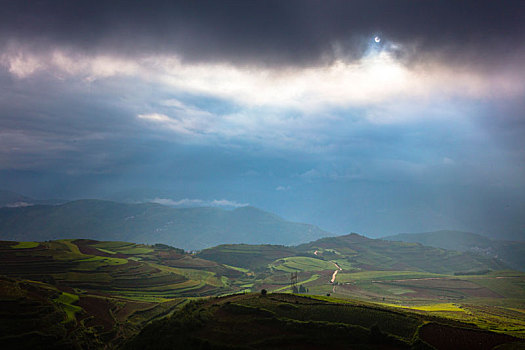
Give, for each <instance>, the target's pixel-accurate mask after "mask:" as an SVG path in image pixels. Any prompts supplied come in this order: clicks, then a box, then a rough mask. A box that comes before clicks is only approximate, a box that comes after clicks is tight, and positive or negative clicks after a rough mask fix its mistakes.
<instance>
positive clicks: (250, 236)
mask: <svg viewBox="0 0 525 350" xmlns="http://www.w3.org/2000/svg"><path fill="white" fill-rule="evenodd" d="M327 235H328V233H327V232H325V231H323V230H321V229H319V228H318V227H316V226H313V225H308V224H301V223H294V222H289V221H286V220H284V219H282V218H280V217H278V216H276V215H273V214H270V213H267V212H265V211H262V210H259V209H256V208H253V207H241V208H237V209H234V210H225V209H220V208H208V207H206V208H171V207H167V206H163V205H160V204H154V203H143V204H124V203H116V202H111V201H102V200H78V201H73V202H68V203H65V204H61V205H56V206H51V205H36V206H30V207H17V208H0V239H4V240H13V241H28V240H37V241H44V240H52V239H62V238H79V237H80V238H89V239H96V240H115V241H128V242H139V243H148V244H153V243H163V244H168V245H171V246H175V247H180V248H184V249H186V250H198V249H202V248H207V247H211V246H215V245H218V244H224V243H249V244H265V243H267V242H272V243H274V244H285V245H291V244H298V243H301V242H305V241H308V240H313V239H317V238H320V237H324V236H327Z"/></svg>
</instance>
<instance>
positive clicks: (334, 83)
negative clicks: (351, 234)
mask: <svg viewBox="0 0 525 350" xmlns="http://www.w3.org/2000/svg"><path fill="white" fill-rule="evenodd" d="M372 41H373V39H372ZM394 49H395V50H396V51H397V52H399V51H402V47H400V45H399V44H394V43H390V44H386V43H385V44H383V45H382V47H381V48H374V47H371V49H370V50H369V51H368V53H367V54H366V55H365V56H364V57H362V58H361V59H360V60H358V61H353V62H348V61H346V60H345V59H344V58H339V59H336V60H335V61H333V62H332V63H330V64H328V65H321V66H313V67H299V68H293V69H292V68H287V69H282V68H278V67H276V68H258V67H236V66H233V65H230V64H216V63H206V64H205V63H200V64H192V63H183V62H182V61H181V60H180V59H179V58H178V57H176V56H162V55H161V56H146V57H137V58H128V57H114V56H108V55H100V56H96V55H95V56H84V55H79V54H75V53H72V52H68V51H66V50H60V49H54V50H53V51H51V52H32V51H31V50H30V49H28V48H25V47H23V46H15V45H12V46H11V47H10V48H9V50H7V52H5V53H4V54H3V55H2V56H1V62H2V64H3V65H4V66H6V67H7V69H8V70H9V72H10V73H11V74H13V75H14V76H16V77H17V78H20V79H23V78H28V77H30V76H33V75H35V74H38V73H39V72H42V71H46V72H52V73H53V74H54V76H55V77H56V78H59V79H68V78H75V77H79V78H82V79H84V80H85V81H86V83H88V82H90V81H93V80H97V79H108V78H111V77H116V76H128V77H132V78H135V79H139V80H142V81H145V82H152V83H159V84H163V85H164V86H165V88H166V89H171V90H172V91H173V93H177V92H186V93H193V94H199V95H205V96H210V97H214V98H220V99H224V100H228V101H232V102H234V103H235V104H238V105H240V106H242V107H245V108H256V107H261V106H264V107H275V108H288V109H294V110H298V111H301V112H303V113H315V112H319V111H322V110H323V109H325V108H327V107H355V106H367V105H375V104H380V103H389V102H392V101H394V100H396V99H399V98H400V97H402V98H404V99H407V98H418V99H428V98H430V97H431V96H435V95H438V96H441V97H444V98H454V97H467V98H486V97H489V98H490V97H494V96H495V95H503V96H516V95H519V94H521V93H523V84H522V83H521V82H520V81H519V79H518V77H516V76H513V75H510V74H504V73H501V72H500V73H486V74H485V75H481V74H479V73H475V72H474V71H470V70H469V69H468V68H466V67H462V68H456V67H445V66H442V65H440V64H426V65H419V66H418V65H416V66H412V67H409V66H406V65H404V64H402V63H401V62H399V61H397V60H396V58H395V57H394V54H393V50H394ZM158 121H159V122H162V121H166V120H158Z"/></svg>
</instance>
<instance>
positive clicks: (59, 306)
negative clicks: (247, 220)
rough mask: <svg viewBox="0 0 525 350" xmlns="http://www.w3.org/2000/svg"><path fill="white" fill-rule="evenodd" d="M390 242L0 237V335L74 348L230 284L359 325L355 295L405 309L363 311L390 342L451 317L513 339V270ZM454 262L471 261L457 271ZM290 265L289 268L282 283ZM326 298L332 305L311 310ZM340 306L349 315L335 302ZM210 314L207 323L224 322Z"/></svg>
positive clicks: (520, 306) (522, 308) (516, 325)
mask: <svg viewBox="0 0 525 350" xmlns="http://www.w3.org/2000/svg"><path fill="white" fill-rule="evenodd" d="M396 244H397V249H396V245H395V246H394V247H388V248H387V247H384V244H383V243H381V242H380V243H376V242H374V240H369V239H366V238H364V237H361V236H357V235H349V236H343V238H338V239H336V240H331V239H322V240H319V241H316V242H312V243H309V244H308V245H302V246H298V247H285V246H272V245H242V244H241V245H222V246H218V247H215V248H211V249H206V250H204V251H202V252H199V253H197V254H190V253H187V252H184V251H183V250H181V249H177V248H173V247H169V246H167V245H162V244H156V245H140V244H134V243H128V242H99V241H93V240H74V239H71V240H58V241H48V242H7V241H3V242H0V276H4V277H1V278H0V303H2V305H3V306H4V308H3V312H2V314H0V315H1V317H0V322H1V324H2V328H0V329H1V330H2V333H0V340H1V341H2V342H6V343H7V344H15V343H20V344H24V345H27V346H32V345H34V344H38V343H45V344H52V345H53V346H54V347H59V348H60V347H61V346H62V347H64V348H71V346H73V345H75V344H82V345H81V347H82V348H94V349H96V348H100V347H101V346H102V344H103V345H104V346H106V347H109V348H118V347H121V346H123V344H125V343H126V341H127V340H128V339H129V338H130V337H132V336H133V335H134V334H136V333H137V332H138V331H139V330H140V329H142V328H143V327H144V326H146V325H147V324H149V323H151V322H152V321H155V320H160V319H162V318H164V317H166V316H170V315H172V314H173V313H175V312H179V310H180V309H181V308H183V307H184V305H186V304H187V303H188V302H191V301H194V300H215V297H219V296H222V297H223V298H226V299H224V300H229V299H228V298H231V297H232V295H237V296H238V295H239V293H241V294H242V293H248V294H246V295H254V294H249V293H256V294H257V295H259V294H258V293H260V292H261V291H262V290H266V291H267V292H268V296H272V297H271V298H268V299H267V300H274V301H275V298H280V299H279V300H281V301H282V302H283V303H284V304H285V305H284V304H283V305H282V306H277V307H278V308H279V309H277V311H279V312H277V311H276V310H275V307H276V306H275V305H273V304H272V303H273V302H271V303H270V304H271V305H267V306H265V305H260V304H257V303H261V302H266V301H264V300H262V299H261V300H260V299H257V298H247V299H242V297H240V296H238V297H239V298H241V299H242V300H243V303H244V304H246V305H245V307H255V308H261V307H262V308H264V309H265V310H270V311H269V312H273V313H277V315H278V317H277V316H276V317H277V318H279V319H280V318H281V317H286V318H291V319H293V320H295V321H293V322H298V321H300V322H343V323H345V322H348V323H347V324H348V325H356V324H357V325H359V327H364V328H365V329H366V330H365V333H366V332H368V333H369V332H371V329H372V328H371V327H372V326H373V324H372V323H370V322H368V321H367V322H368V323H366V324H363V323H362V321H359V322H358V321H356V319H355V317H358V316H357V315H358V314H359V313H358V312H357V311H356V310H357V309H356V307H357V305H361V306H362V305H365V306H366V307H367V309H366V310H368V311H367V312H370V308H372V309H374V310H378V311H377V312H383V313H384V312H386V314H385V315H391V314H392V313H393V314H397V313H400V314H402V315H408V314H409V315H410V317H411V318H410V319H412V318H413V319H414V320H415V321H414V322H415V323H414V324H412V323H410V322H409V323H407V324H406V327H408V328H407V329H409V330H406V329H405V330H402V329H399V330H395V329H393V328H392V327H393V326H389V325H387V324H382V323H381V322H383V320H382V319H379V318H377V317H375V316H374V317H375V318H374V317H373V318H374V319H375V320H376V322H375V323H378V324H379V326H380V329H381V330H382V331H385V332H386V333H388V334H389V336H393V337H395V338H396V339H398V340H399V339H401V340H402V341H401V343H396V344H397V345H396V346H398V345H399V346H401V348H403V347H406V346H411V345H410V344H413V337H414V336H415V334H416V333H414V332H415V329H420V331H418V332H419V333H417V334H419V335H418V336H421V339H423V337H430V338H432V337H436V334H440V332H445V331H447V328H446V327H448V326H450V325H451V324H452V325H453V327H455V326H454V322H459V323H461V324H468V325H469V327H475V328H476V329H482V330H486V331H490V332H494V333H495V334H504V335H506V336H512V337H515V338H517V339H525V321H524V320H525V274H523V273H521V272H516V271H512V270H496V268H498V267H499V266H500V264H501V263H500V262H494V263H493V262H491V261H487V260H486V259H485V258H484V257H477V256H475V255H469V254H466V255H465V254H463V255H462V253H457V252H448V251H445V250H442V249H436V248H428V247H423V248H422V251H420V250H418V249H416V248H417V247H421V246H419V245H417V244H413V243H396ZM429 249H430V250H429ZM422 254H429V256H430V257H431V258H432V255H433V254H436V255H439V256H442V257H443V259H448V258H450V259H452V260H455V261H459V262H460V263H457V264H456V265H451V263H450V261H444V262H443V263H442V264H441V265H439V264H438V263H437V262H436V263H435V264H434V265H432V266H431V267H427V266H426V265H425V264H420V261H421V259H422V257H421V255H422ZM400 261H402V263H401V262H400ZM365 262H367V263H365ZM465 266H467V267H472V266H475V267H477V269H476V270H472V272H469V271H465V270H464V268H465ZM480 269H483V270H480ZM479 271H483V272H482V273H480V272H479ZM458 272H459V273H458ZM292 274H297V281H293V284H292V283H291V282H292V281H291V275H292ZM294 286H295V288H297V289H295V291H296V292H299V293H302V294H307V295H309V298H307V299H293V300H294V302H293V303H290V302H287V301H286V300H287V299H286V298H288V297H290V298H296V297H294V296H292V294H291V293H292V291H293V287H294ZM271 293H279V294H271ZM282 293H284V294H282ZM235 298H237V297H235ZM272 298H273V299H272ZM312 298H314V299H312ZM220 300H223V299H220ZM265 300H266V299H265ZM305 300H308V303H312V302H313V300H316V301H315V302H314V303H328V304H326V305H325V306H323V307H320V306H319V307H318V306H316V310H318V311H316V312H317V313H319V316H315V315H316V313H313V314H310V313H304V312H305V311H304V307H303V306H301V307H300V308H299V309H295V308H294V306H293V304H294V303H295V301H298V302H299V303H302V304H305V303H306V302H305ZM253 303H255V304H253ZM308 303H306V304H308ZM214 305H218V304H214ZM272 305H273V306H272ZM316 305H317V304H316ZM323 305H324V304H323ZM327 305H329V306H327ZM341 305H349V306H348V307H344V306H341ZM214 307H216V306H214ZM326 307H327V308H329V310H331V311H330V312H331V313H332V314H333V315H337V317H336V318H333V317H332V316H329V314H330V312H328V311H323V312H321V311H319V310H325V308H326ZM349 307H351V308H353V309H352V310H353V311H352V312H353V316H352V317H354V318H352V317H350V316H348V312H347V311H345V310H347V308H349ZM280 308H283V310H281V309H280ZM308 308H310V306H309V307H308ZM220 309H221V310H222V307H221V308H220ZM239 310H241V311H242V310H244V309H242V308H241V309H239V307H237V306H235V307H233V309H232V307H227V308H226V309H225V310H223V311H224V312H225V314H224V315H225V317H226V319H228V317H229V316H226V314H228V313H231V312H233V313H234V314H235V313H236V312H240V311H239ZM249 310H251V309H249ZM326 310H328V309H326ZM359 310H361V309H359ZM223 311H221V312H223ZM245 311H246V310H245ZM245 311H242V312H241V313H243V312H245ZM265 312H266V311H265ZM263 314H264V312H263ZM221 315H222V314H221ZM301 315H303V316H301ZM376 316H377V315H376ZM272 317H273V316H272ZM331 317H332V318H331ZM348 317H350V318H348ZM359 317H361V316H359ZM363 317H364V316H363ZM382 317H383V316H382ZM384 317H386V316H384ZM384 317H383V318H384ZM396 317H397V316H396ZM404 317H405V316H404ZM436 317H437V318H439V320H440V321H439V322H438V324H439V325H437V326H436V325H432V326H427V323H426V322H427V321H425V322H423V323H421V322H420V321H421V320H422V319H425V320H430V321H428V322H434V321H432V320H434V319H433V318H436ZM11 319H15V320H17V321H16V322H15V323H13V324H14V325H17V326H16V327H15V326H13V325H12V324H11V323H10V320H11ZM338 320H339V321H338ZM345 320H346V321H345ZM385 320H388V317H387V318H385ZM221 322H222V321H220V322H219V323H218V324H217V327H228V326H227V325H224V324H222V323H221ZM258 322H259V321H258ZM261 322H262V323H264V322H266V321H261ZM279 322H280V321H279ZM287 322H288V321H287ZM293 322H292V323H293ZM360 322H361V323H360ZM363 322H364V321H363ZM385 322H386V321H385ZM407 322H408V321H407ZM411 322H412V321H411ZM380 323H381V324H380ZM286 324H289V322H288V323H286ZM293 324H294V325H296V324H295V323H293ZM443 324H444V325H443ZM31 325H32V326H31ZM317 326H319V324H317V323H316V327H317ZM445 326H446V327H445ZM283 327H284V326H283ZM286 327H288V326H286ZM294 327H295V326H294ZM301 327H302V326H301ZM301 327H299V328H301ZM319 327H321V326H319ZM345 327H346V326H345ZM352 327H354V326H352ZM443 327H445V328H443ZM461 327H463V326H461ZM461 327H460V328H461ZM292 328H293V327H292ZM293 329H295V328H293ZM301 329H302V328H301ZM352 329H353V328H352ZM423 329H424V332H423V331H422V330H423ZM274 331H275V330H274ZM303 331H304V329H303V330H301V331H300V332H299V333H301V332H303ZM452 331H453V332H456V333H458V336H460V337H461V336H462V335H461V334H463V333H464V331H463V330H459V331H458V330H457V329H456V328H454V330H452ZM272 332H273V331H272ZM294 332H295V331H294ZM403 332H404V333H403ZM421 332H423V333H421ZM462 332H463V333H462ZM292 333H293V332H292ZM358 333H359V332H358ZM368 333H367V334H368ZM467 333H468V332H467ZM294 334H295V333H294ZM301 334H302V333H301ZM363 334H364V333H363ZM422 334H424V336H423V335H422ZM491 334H492V333H491ZM463 335H464V334H463ZM222 336H223V335H221V337H222ZM296 336H299V335H298V334H296ZM301 336H303V335H301ZM334 336H335V335H334ZM199 337H200V336H199ZM213 337H215V335H213V336H212V338H213ZM491 337H492V335H491ZM212 338H210V339H212ZM496 338H497V337H496ZM199 339H200V338H199ZM213 339H215V338H213ZM363 339H364V338H363ZM389 339H390V338H389ZM502 339H503V338H502ZM505 339H507V338H505ZM210 341H211V340H210ZM365 343H366V342H365ZM400 344H401V345H400ZM407 344H408V345H407ZM436 344H439V342H437V343H436ZM427 345H428V344H427ZM75 346H76V345H75ZM440 346H444V345H443V344H441V345H440ZM255 348H257V347H255ZM263 348H264V347H263ZM268 348H271V347H268ZM313 348H315V347H313ZM394 348H395V347H394ZM437 348H439V347H437Z"/></svg>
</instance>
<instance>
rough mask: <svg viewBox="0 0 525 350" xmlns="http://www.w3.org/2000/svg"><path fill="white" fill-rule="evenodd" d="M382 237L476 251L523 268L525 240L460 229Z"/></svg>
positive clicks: (524, 268)
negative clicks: (502, 238) (483, 234)
mask: <svg viewBox="0 0 525 350" xmlns="http://www.w3.org/2000/svg"><path fill="white" fill-rule="evenodd" d="M383 239H385V240H390V241H402V242H413V243H421V244H423V245H426V246H430V247H437V248H443V249H451V250H458V251H462V252H473V253H478V254H482V255H486V256H489V257H494V258H498V259H500V260H502V261H504V262H505V263H507V264H508V265H509V266H511V267H513V268H515V269H519V270H522V271H523V270H525V242H516V241H503V240H495V239H490V238H488V237H485V236H481V235H478V234H475V233H471V232H462V231H436V232H424V233H401V234H397V235H393V236H387V237H383Z"/></svg>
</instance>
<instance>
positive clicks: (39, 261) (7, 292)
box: [0, 240, 244, 348]
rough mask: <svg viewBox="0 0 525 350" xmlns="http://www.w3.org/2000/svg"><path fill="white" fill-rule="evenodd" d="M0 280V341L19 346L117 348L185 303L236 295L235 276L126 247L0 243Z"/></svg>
mask: <svg viewBox="0 0 525 350" xmlns="http://www.w3.org/2000/svg"><path fill="white" fill-rule="evenodd" d="M1 275H3V276H6V277H2V279H0V303H1V304H2V305H3V310H4V312H3V313H2V314H1V315H0V324H1V325H2V327H0V330H2V332H0V340H1V341H2V342H4V343H5V342H8V343H9V342H12V343H13V344H15V343H16V342H20V343H21V344H27V346H32V344H38V343H39V342H43V343H44V344H48V345H50V346H51V345H52V346H53V347H61V346H64V348H70V346H72V345H73V344H83V346H85V347H87V348H90V347H93V348H100V347H101V344H112V345H117V344H119V343H120V342H121V341H122V340H123V339H125V338H127V337H129V336H130V335H131V334H133V333H134V332H136V331H137V330H138V329H139V328H140V327H141V326H142V325H143V324H145V323H147V322H149V321H151V320H153V319H155V318H158V317H162V316H165V315H167V314H169V313H171V312H173V311H174V310H175V309H176V308H177V307H178V306H180V304H181V303H184V302H186V301H187V300H189V299H191V298H195V297H202V296H207V295H218V294H225V293H231V292H235V291H239V290H243V289H244V288H243V287H241V286H237V285H236V284H234V283H231V281H230V279H231V278H234V277H236V276H240V275H243V273H242V272H241V271H239V270H238V269H233V268H230V267H227V266H223V265H220V264H218V263H215V262H211V261H205V260H203V259H199V258H195V257H193V256H191V255H189V254H186V253H184V251H182V250H180V249H175V248H171V247H168V246H164V245H156V246H145V245H137V244H132V243H126V242H97V241H89V240H59V241H50V242H42V243H36V242H5V241H4V242H0V276H1ZM31 306H33V307H34V310H32V309H31ZM15 310H19V311H20V312H19V311H15ZM24 310H27V311H24ZM14 315H15V317H19V318H20V322H19V323H20V326H19V327H16V328H12V327H11V326H9V324H10V323H9V322H10V320H11V318H12V317H13V316H14ZM15 324H18V323H15ZM31 324H32V325H33V328H32V327H31V326H30V325H31ZM35 330H38V332H36V333H35V332H34V331H35ZM29 333H30V334H31V335H30V336H28V334H29ZM50 334H51V335H50ZM26 341H27V342H26Z"/></svg>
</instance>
